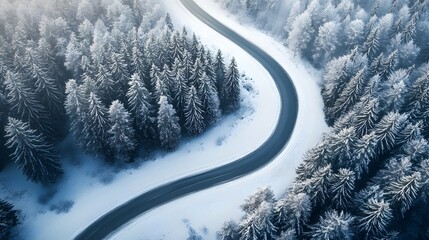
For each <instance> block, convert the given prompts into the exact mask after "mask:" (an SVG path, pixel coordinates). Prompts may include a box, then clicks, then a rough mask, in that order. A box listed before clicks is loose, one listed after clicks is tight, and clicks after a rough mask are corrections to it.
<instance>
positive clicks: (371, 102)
mask: <svg viewBox="0 0 429 240" xmlns="http://www.w3.org/2000/svg"><path fill="white" fill-rule="evenodd" d="M379 113H380V104H379V99H378V98H369V99H367V100H365V101H364V106H363V108H361V109H360V111H358V112H356V120H355V123H354V126H355V128H356V133H357V135H358V136H364V135H366V134H368V133H369V132H370V131H371V130H372V129H373V128H374V127H375V124H376V122H377V121H378V115H379Z"/></svg>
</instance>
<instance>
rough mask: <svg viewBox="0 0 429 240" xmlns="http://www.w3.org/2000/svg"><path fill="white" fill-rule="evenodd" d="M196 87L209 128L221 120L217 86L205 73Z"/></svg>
mask: <svg viewBox="0 0 429 240" xmlns="http://www.w3.org/2000/svg"><path fill="white" fill-rule="evenodd" d="M197 61H198V60H197ZM196 85H197V88H198V89H197V91H198V96H199V98H200V99H201V104H202V106H203V110H204V113H205V115H204V119H205V123H206V125H207V126H209V125H211V124H212V123H214V122H216V121H217V120H218V119H219V118H220V115H221V113H220V108H219V105H220V103H219V97H218V94H217V92H216V89H215V86H213V84H212V81H210V79H209V77H208V76H207V74H206V73H205V72H204V73H203V75H202V76H201V78H198V80H197V84H196Z"/></svg>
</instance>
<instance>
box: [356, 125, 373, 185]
mask: <svg viewBox="0 0 429 240" xmlns="http://www.w3.org/2000/svg"><path fill="white" fill-rule="evenodd" d="M377 152H378V140H377V135H375V132H371V133H368V134H365V135H363V136H362V137H361V138H360V139H358V140H357V141H356V144H355V148H354V152H353V158H352V162H353V163H355V167H354V172H355V173H356V177H357V179H360V178H361V177H362V175H363V174H364V173H367V172H368V167H369V164H370V163H371V161H373V160H374V158H375V156H376V153H377Z"/></svg>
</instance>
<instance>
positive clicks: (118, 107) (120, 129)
mask: <svg viewBox="0 0 429 240" xmlns="http://www.w3.org/2000/svg"><path fill="white" fill-rule="evenodd" d="M109 123H110V129H109V130H108V133H109V137H108V143H109V146H110V148H111V149H112V150H113V154H114V157H115V160H118V161H122V162H130V161H131V157H132V154H133V152H134V150H135V149H136V144H137V143H136V140H135V136H134V129H133V127H132V122H131V117H130V113H129V112H128V111H127V110H126V109H125V107H124V105H123V104H122V103H121V102H120V101H118V100H115V101H113V102H112V104H111V105H110V108H109Z"/></svg>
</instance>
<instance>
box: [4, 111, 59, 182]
mask: <svg viewBox="0 0 429 240" xmlns="http://www.w3.org/2000/svg"><path fill="white" fill-rule="evenodd" d="M5 129H6V136H5V137H6V138H7V142H6V146H7V147H8V148H9V149H11V150H12V154H11V157H12V160H13V161H15V162H16V163H17V164H18V166H19V168H21V170H22V172H23V173H24V174H25V175H26V176H27V178H28V179H31V180H32V181H35V182H42V183H50V182H54V181H55V180H56V179H57V178H58V177H59V176H61V174H62V173H63V171H62V170H61V164H60V162H59V161H58V156H57V154H56V153H55V150H54V147H53V146H52V144H50V143H49V142H48V141H47V140H46V138H45V137H44V136H43V135H42V134H41V133H39V132H38V131H37V130H35V129H32V128H31V127H30V125H29V124H28V123H25V122H22V121H21V120H18V119H15V118H9V119H8V124H7V125H6V128H5Z"/></svg>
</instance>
